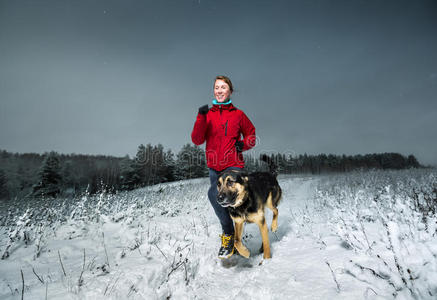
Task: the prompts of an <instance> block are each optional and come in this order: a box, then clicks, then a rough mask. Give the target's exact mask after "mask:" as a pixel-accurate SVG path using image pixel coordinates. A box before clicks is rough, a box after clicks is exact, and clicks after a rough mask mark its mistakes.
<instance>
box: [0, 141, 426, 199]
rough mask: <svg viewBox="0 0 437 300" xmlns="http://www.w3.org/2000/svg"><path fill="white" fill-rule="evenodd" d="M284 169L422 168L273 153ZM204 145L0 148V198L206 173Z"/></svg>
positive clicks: (255, 163)
mask: <svg viewBox="0 0 437 300" xmlns="http://www.w3.org/2000/svg"><path fill="white" fill-rule="evenodd" d="M270 156H271V158H272V159H273V160H274V161H275V162H276V164H277V165H278V168H279V172H280V173H282V174H295V173H310V174H321V173H330V172H348V171H352V170H356V169H364V170H368V169H405V168H420V167H422V166H421V165H420V164H419V162H418V161H417V159H416V158H415V157H414V156H413V155H409V156H408V157H405V156H403V155H401V154H398V153H381V154H366V155H354V156H349V155H332V154H328V155H327V154H319V155H307V154H303V155H297V156H294V157H293V156H291V155H285V154H280V153H277V154H271V155H270ZM245 161H246V167H245V169H246V170H247V171H249V172H252V171H255V170H265V168H266V166H265V165H264V163H262V162H260V161H259V159H258V157H253V156H251V155H245ZM207 175H208V169H207V167H206V162H205V153H204V150H203V149H201V148H200V147H198V146H195V145H191V144H186V145H184V146H183V147H182V149H181V150H180V151H179V153H177V154H176V155H175V154H174V153H173V152H172V151H171V150H164V147H163V146H162V145H160V144H158V145H155V146H152V145H151V144H147V145H145V146H144V145H140V146H139V147H138V150H137V154H136V156H135V157H133V158H130V157H129V156H125V157H113V156H102V155H81V154H58V153H56V152H47V153H44V154H36V153H25V154H19V153H10V152H7V151H5V150H0V199H11V200H12V199H15V198H25V197H32V198H34V197H57V196H63V197H75V196H78V195H83V194H84V193H88V194H95V193H99V192H101V191H106V192H111V193H115V192H117V191H123V190H131V189H135V188H139V187H144V186H148V185H153V184H157V183H162V182H169V181H176V180H182V179H190V178H198V177H205V176H207Z"/></svg>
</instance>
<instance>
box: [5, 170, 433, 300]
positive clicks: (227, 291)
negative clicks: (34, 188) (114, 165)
mask: <svg viewBox="0 0 437 300" xmlns="http://www.w3.org/2000/svg"><path fill="white" fill-rule="evenodd" d="M436 178H437V177H436V174H435V170H432V171H429V170H428V171H417V172H413V171H398V172H373V173H372V172H370V173H357V174H346V175H335V176H334V175H332V176H319V177H312V176H288V177H280V180H279V183H280V185H281V187H282V189H283V199H282V202H281V204H280V205H279V222H278V224H279V228H278V231H277V232H276V234H274V233H271V232H270V233H269V238H270V242H271V248H272V259H270V260H264V261H263V259H262V254H260V253H259V248H260V246H261V237H260V235H259V230H258V227H257V226H256V225H254V224H247V225H246V226H245V232H244V241H243V242H244V243H245V244H246V246H247V247H248V249H249V250H250V251H251V257H250V258H249V259H245V258H243V257H240V256H238V255H234V256H233V257H231V258H230V259H228V260H219V259H218V258H217V252H218V248H219V242H220V241H219V236H218V235H219V234H220V233H221V232H220V226H219V223H218V220H217V218H216V217H215V215H214V212H213V210H212V208H211V207H210V204H209V201H208V199H207V189H208V179H196V180H191V181H184V182H175V183H170V184H162V185H157V186H153V187H149V188H144V189H140V190H136V191H132V192H129V193H122V194H118V195H115V196H111V195H104V194H102V195H99V196H98V197H83V198H82V199H81V200H80V201H79V203H75V204H68V203H63V204H61V205H60V206H59V207H60V208H57V209H51V208H50V205H49V206H48V207H45V208H43V209H41V208H40V210H28V211H27V213H24V211H25V210H22V211H21V214H20V215H18V216H13V214H10V215H9V216H7V217H4V218H3V223H4V224H3V225H4V226H1V227H0V251H1V253H0V254H2V255H3V256H4V259H3V260H1V261H0V298H1V299H20V298H21V295H22V293H23V287H24V298H25V299H46V298H47V299H61V298H62V299H236V298H238V299H393V298H395V297H397V298H398V299H435V297H436V295H437V275H436V273H437V263H436V257H437V242H436V241H435V240H436V239H435V233H436V219H435V217H434V216H432V215H431V213H428V214H427V216H426V217H424V215H423V214H418V213H417V212H416V210H414V209H413V208H412V207H409V206H408V205H409V204H408V203H409V202H408V201H409V200H408V199H412V198H411V197H413V198H414V195H418V199H417V203H416V204H417V205H419V204H420V203H422V204H423V203H425V202H426V201H425V200H426V199H422V198H424V197H425V198H426V196H427V195H431V196H432V195H433V194H432V187H433V184H435V183H436V182H437V181H436ZM411 180H412V181H411ZM408 184H410V185H411V186H406V185H408ZM430 184H431V191H430V193H427V191H426V187H427V186H429V185H430ZM416 187H421V188H422V190H421V192H420V193H421V194H420V193H416V194H414V193H413V194H412V195H410V194H407V193H406V194H405V195H404V194H402V193H403V191H409V190H411V189H414V188H416ZM436 187H437V186H436ZM434 196H435V195H434ZM420 197H422V198H420ZM421 201H422V202H421ZM424 201H425V202H424ZM413 204H414V205H416V204H415V202H414V203H413V201H412V202H411V205H413ZM53 207H54V206H53ZM32 212H34V213H32ZM35 212H37V213H35ZM266 212H267V223H268V224H269V225H270V223H271V217H272V214H271V212H270V211H269V210H267V211H266ZM11 237H12V239H11ZM6 250H7V251H6ZM5 253H6V255H5ZM23 281H24V285H23Z"/></svg>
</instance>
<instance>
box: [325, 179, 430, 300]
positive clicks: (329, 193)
mask: <svg viewBox="0 0 437 300" xmlns="http://www.w3.org/2000/svg"><path fill="white" fill-rule="evenodd" d="M436 188H437V174H436V173H435V170H433V171H430V170H409V171H372V172H361V173H355V174H347V175H340V176H335V177H326V178H324V179H323V180H321V181H320V184H319V186H318V189H317V203H318V204H319V207H320V208H321V210H324V213H326V215H327V220H329V224H330V225H331V226H332V228H333V230H334V232H335V233H336V234H337V235H338V237H339V238H340V239H341V240H342V241H343V245H344V247H346V248H349V249H351V250H352V251H355V252H356V253H357V254H358V256H357V258H356V259H353V260H351V261H350V262H349V264H348V265H347V267H346V268H345V270H344V272H345V273H346V274H349V275H351V276H353V277H355V278H357V279H358V280H361V281H363V282H367V283H375V284H374V285H375V286H374V292H375V293H378V294H383V293H384V292H383V291H386V290H387V287H388V288H389V290H391V291H392V295H393V296H394V297H400V298H405V299H410V298H413V299H435V297H436V296H437V276H436V274H437V239H436V234H437V226H436V224H437V223H436V222H437V215H436V208H437V200H436V199H437V198H436ZM375 278H376V279H378V280H376V281H375V280H374V279H375Z"/></svg>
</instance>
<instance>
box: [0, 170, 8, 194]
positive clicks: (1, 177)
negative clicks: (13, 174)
mask: <svg viewBox="0 0 437 300" xmlns="http://www.w3.org/2000/svg"><path fill="white" fill-rule="evenodd" d="M7 183H8V180H7V178H6V174H5V172H4V171H3V170H1V169H0V199H6V198H8V197H9V191H8V185H7Z"/></svg>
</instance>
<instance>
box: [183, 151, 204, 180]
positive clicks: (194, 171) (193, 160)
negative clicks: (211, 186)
mask: <svg viewBox="0 0 437 300" xmlns="http://www.w3.org/2000/svg"><path fill="white" fill-rule="evenodd" d="M207 171H208V170H207V168H206V161H205V152H204V151H203V150H202V149H201V148H200V147H199V146H195V145H194V146H192V145H191V144H186V145H184V146H183V147H182V149H181V151H179V153H178V155H177V160H176V172H175V173H176V179H178V180H181V179H189V178H198V177H204V176H206V175H207Z"/></svg>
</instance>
